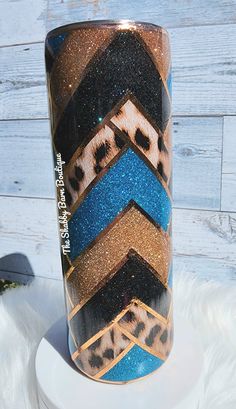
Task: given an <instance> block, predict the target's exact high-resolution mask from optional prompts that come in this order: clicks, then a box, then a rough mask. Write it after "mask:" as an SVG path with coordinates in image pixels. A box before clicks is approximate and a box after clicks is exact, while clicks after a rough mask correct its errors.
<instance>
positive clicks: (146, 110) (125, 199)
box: [46, 21, 173, 383]
mask: <svg viewBox="0 0 236 409" xmlns="http://www.w3.org/2000/svg"><path fill="white" fill-rule="evenodd" d="M46 70H47V81H48V94H49V105H50V117H51V132H52V142H53V150H54V163H55V180H56V188H57V206H58V221H59V232H60V239H61V255H62V268H63V278H64V286H65V297H66V304H67V321H68V327H69V331H68V333H69V335H68V337H69V340H68V342H69V349H70V353H71V357H72V360H73V361H74V363H75V364H76V366H77V367H78V368H79V369H80V370H81V371H82V372H84V373H85V374H86V375H87V376H89V377H91V378H92V379H95V380H99V381H102V382H110V383H126V382H129V381H132V380H135V379H138V378H141V377H143V376H146V375H148V374H150V373H151V372H153V371H154V370H156V369H158V368H159V367H160V366H161V365H162V364H163V363H164V362H165V360H166V359H167V357H168V355H169V353H170V351H171V347H172V340H173V320H172V289H171V288H172V280H171V277H172V272H171V271H172V270H171V269H172V256H171V118H170V117H171V61H170V50H169V39H168V34H167V32H166V31H165V30H164V29H163V28H161V27H159V26H156V25H153V24H148V23H139V22H132V21H94V22H92V21H90V22H83V23H75V24H70V25H66V26H62V27H59V28H56V29H54V30H53V31H51V32H49V34H48V35H47V38H46Z"/></svg>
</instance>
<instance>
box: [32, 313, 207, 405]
mask: <svg viewBox="0 0 236 409" xmlns="http://www.w3.org/2000/svg"><path fill="white" fill-rule="evenodd" d="M174 323H175V337H174V345H173V349H172V352H171V354H170V356H169V358H168V359H167V361H166V362H165V363H164V364H163V365H162V366H161V367H160V368H159V369H158V370H156V371H154V372H152V373H151V374H149V375H147V376H145V377H144V378H145V379H143V380H141V379H142V378H138V379H136V380H134V381H129V382H119V383H118V384H125V385H123V386H122V394H121V393H120V391H121V389H120V387H118V386H116V385H113V382H108V381H103V380H98V381H97V382H92V381H91V379H90V378H89V377H88V376H87V375H86V376H84V374H82V373H81V372H78V370H77V368H76V367H75V365H74V363H73V362H72V361H71V358H70V353H69V350H68V346H67V326H66V321H65V318H62V319H61V320H59V321H58V322H56V323H55V324H54V325H53V326H52V327H51V328H50V330H49V331H48V332H47V334H46V335H45V336H44V338H43V339H42V340H41V342H40V344H39V347H38V351H37V355H36V362H35V366H36V378H37V384H38V394H39V402H40V408H41V409H45V408H47V409H68V408H70V409H78V408H80V407H81V409H93V408H97V407H102V408H103V409H106V408H107V409H108V408H109V409H110V407H111V404H112V408H113V409H120V407H121V405H123V406H124V404H125V408H126V407H127V408H136V409H141V408H143V407H148V408H149V409H154V408H155V409H156V407H157V402H160V403H161V405H160V406H161V408H162V409H189V408H191V409H197V407H198V404H199V400H200V398H201V396H202V393H203V352H202V349H201V346H200V342H199V338H198V335H197V334H196V332H195V331H194V330H193V328H192V327H191V326H190V324H189V323H187V322H185V321H184V320H183V319H182V318H179V317H175V320H174ZM136 381H140V382H136ZM104 383H107V385H103V384H104ZM115 384H117V382H115Z"/></svg>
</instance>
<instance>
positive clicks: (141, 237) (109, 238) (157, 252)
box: [67, 206, 170, 303]
mask: <svg viewBox="0 0 236 409" xmlns="http://www.w3.org/2000/svg"><path fill="white" fill-rule="evenodd" d="M95 240H96V243H95V244H94V245H93V247H92V248H90V249H87V250H86V251H85V252H84V253H83V254H82V256H81V255H80V256H79V257H78V258H77V259H76V261H75V265H76V267H75V269H74V270H73V272H72V274H71V275H70V276H69V278H68V281H67V282H68V286H69V287H70V286H72V287H73V288H75V289H76V294H77V295H78V299H80V300H81V302H82V303H83V300H84V299H86V300H87V299H88V298H90V297H91V295H92V294H93V292H94V288H96V289H98V287H97V286H98V285H99V283H101V284H103V285H105V284H106V282H107V281H108V280H110V279H111V278H112V276H113V275H114V274H115V272H113V269H114V268H115V267H116V265H117V263H119V261H120V260H121V259H123V258H124V257H125V256H126V255H127V253H128V252H129V250H130V249H131V248H132V249H133V250H135V251H136V252H137V253H138V254H139V255H140V256H141V257H142V258H143V259H145V261H146V262H147V263H148V264H150V265H151V267H153V269H154V270H155V271H157V272H158V273H157V275H158V278H159V279H160V281H161V282H162V283H163V284H164V285H165V284H166V282H167V278H168V269H169V260H170V249H169V247H170V244H169V238H168V235H167V234H166V233H165V232H164V231H163V230H162V229H161V228H157V227H156V226H154V224H153V223H151V222H150V221H149V220H148V218H147V217H146V216H145V215H144V214H143V213H142V212H141V211H140V210H139V209H138V208H137V207H136V206H132V207H131V208H130V209H129V210H128V211H126V213H125V214H124V215H123V217H121V218H120V219H118V220H117V221H116V223H115V224H113V227H112V228H111V229H110V230H109V231H107V232H106V233H105V234H103V236H102V237H101V236H100V237H98V238H97V239H95Z"/></svg>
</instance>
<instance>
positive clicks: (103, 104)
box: [54, 31, 170, 162]
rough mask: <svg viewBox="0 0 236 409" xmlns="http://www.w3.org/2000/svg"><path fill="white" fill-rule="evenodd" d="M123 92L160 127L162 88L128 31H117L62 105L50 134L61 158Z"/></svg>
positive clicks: (166, 108) (166, 112)
mask: <svg viewBox="0 0 236 409" xmlns="http://www.w3.org/2000/svg"><path fill="white" fill-rule="evenodd" d="M127 93H129V94H130V93H131V94H133V95H134V96H135V97H136V98H137V99H138V100H139V101H140V102H141V103H142V106H143V107H144V109H145V111H146V112H147V113H148V114H149V115H150V116H151V117H152V118H153V120H154V121H155V122H156V123H157V125H158V126H159V128H160V129H161V130H162V131H163V130H164V128H165V125H166V123H167V120H168V118H169V116H170V101H169V98H168V95H167V92H166V89H165V87H164V85H163V82H162V80H161V77H160V75H159V73H158V71H157V69H156V66H155V64H154V63H153V61H152V59H151V57H150V56H149V55H148V53H147V52H146V50H145V49H144V47H143V45H142V44H141V43H140V41H139V40H138V38H137V37H136V36H135V35H134V34H133V33H131V32H129V31H127V32H120V33H117V35H116V37H115V39H114V40H113V41H112V42H111V44H110V45H109V46H108V47H107V49H106V50H105V51H104V53H103V54H102V56H100V57H99V58H98V59H95V60H93V61H92V62H91V64H90V67H89V69H88V72H87V75H86V76H85V78H84V79H83V80H82V82H81V83H80V85H79V86H78V88H77V90H76V91H75V93H74V94H73V96H72V97H71V99H70V101H69V103H68V105H67V107H66V108H65V111H64V113H63V115H62V118H61V120H60V121H59V124H58V127H57V130H56V134H55V137H54V143H55V146H56V148H57V150H58V151H59V152H61V154H62V157H63V160H65V161H66V162H68V161H69V160H70V158H71V157H72V155H73V153H74V152H75V150H76V149H77V148H78V146H80V145H81V143H82V142H83V141H84V139H85V138H86V137H87V136H88V134H89V133H90V131H91V130H92V129H94V128H95V127H96V126H97V125H98V124H99V123H100V122H101V121H102V120H103V119H104V117H105V116H106V115H107V114H108V113H109V112H110V111H111V110H112V109H113V108H114V107H115V105H116V104H117V103H118V102H119V101H120V100H121V99H122V98H123V97H124V96H125V95H126V94H127Z"/></svg>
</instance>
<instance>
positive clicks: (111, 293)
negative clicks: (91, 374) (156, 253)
mask: <svg viewBox="0 0 236 409" xmlns="http://www.w3.org/2000/svg"><path fill="white" fill-rule="evenodd" d="M133 298H137V299H139V300H140V301H142V302H143V303H145V304H146V305H148V306H150V307H151V308H152V309H153V310H155V311H156V312H158V313H159V314H161V315H162V316H163V317H167V314H168V311H169V306H170V294H169V292H168V291H167V289H166V288H165V286H164V285H163V284H162V283H161V282H160V281H159V280H158V278H157V276H156V275H154V273H153V270H152V268H151V267H150V266H149V265H148V264H147V263H146V262H145V261H144V260H143V259H142V258H141V257H140V256H139V255H137V254H136V253H135V252H134V251H133V250H132V251H130V253H129V255H128V256H127V260H126V262H125V263H124V264H123V266H122V267H121V268H120V269H119V270H118V272H117V273H116V274H115V276H114V277H113V278H112V279H111V280H110V281H109V282H108V283H107V284H106V285H105V286H104V287H103V288H102V289H100V290H99V291H98V292H97V293H96V294H95V295H94V296H93V297H92V298H91V299H90V300H89V301H88V303H87V304H86V305H85V306H84V307H82V308H81V310H79V312H78V313H77V314H76V315H75V316H74V317H73V318H72V320H71V321H70V327H71V330H72V331H73V335H74V337H75V338H76V340H77V342H78V345H82V344H84V343H85V342H86V341H87V340H88V339H90V338H91V337H92V336H94V335H95V334H96V333H97V332H98V331H100V330H101V329H103V328H104V327H105V326H106V325H107V324H109V323H110V322H111V321H112V320H113V319H114V318H115V317H116V316H117V315H118V314H119V313H120V312H121V311H122V310H123V309H124V308H125V307H127V306H128V305H129V304H130V302H131V301H132V299H133Z"/></svg>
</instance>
